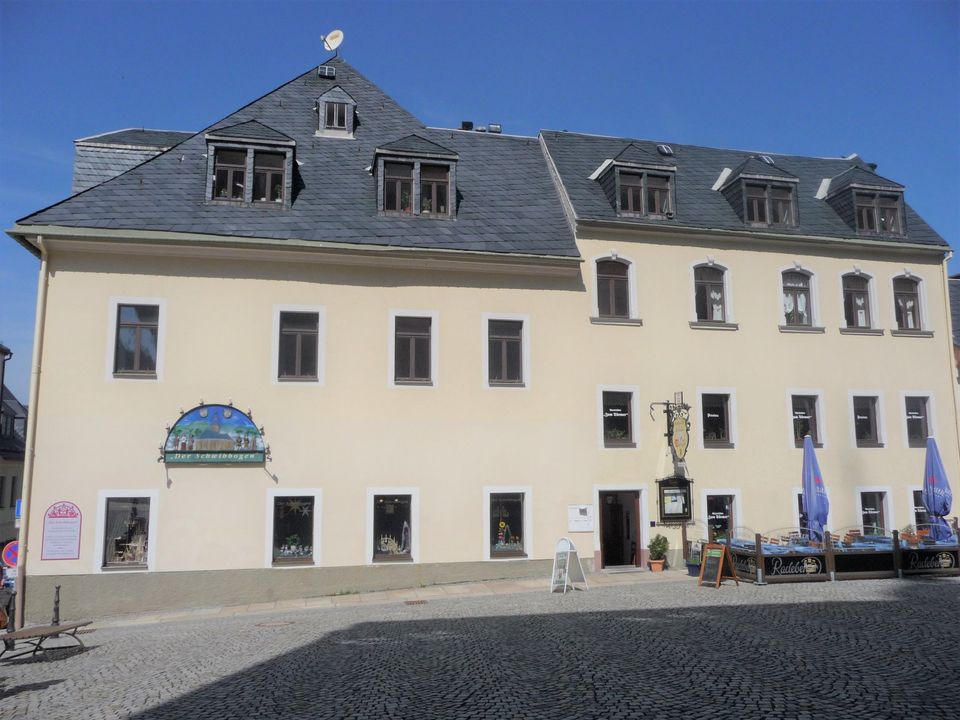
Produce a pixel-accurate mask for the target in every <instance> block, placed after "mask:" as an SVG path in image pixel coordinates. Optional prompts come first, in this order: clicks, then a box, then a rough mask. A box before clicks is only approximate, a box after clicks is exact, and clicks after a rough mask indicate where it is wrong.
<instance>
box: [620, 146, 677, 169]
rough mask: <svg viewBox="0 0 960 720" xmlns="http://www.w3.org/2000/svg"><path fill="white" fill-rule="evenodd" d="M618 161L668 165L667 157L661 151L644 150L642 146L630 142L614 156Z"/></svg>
mask: <svg viewBox="0 0 960 720" xmlns="http://www.w3.org/2000/svg"><path fill="white" fill-rule="evenodd" d="M613 159H614V160H616V161H617V162H623V163H633V164H635V165H649V164H653V165H668V164H669V163H667V162H666V160H667V158H663V157H661V156H660V154H659V153H657V152H656V151H655V152H652V153H651V152H649V151H647V150H644V149H643V148H642V147H639V146H638V145H635V144H634V143H630V144H629V145H627V146H626V147H625V148H624V149H623V150H621V151H620V152H619V153H617V156H616V157H615V158H613Z"/></svg>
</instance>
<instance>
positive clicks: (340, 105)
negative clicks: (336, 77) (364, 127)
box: [316, 85, 357, 138]
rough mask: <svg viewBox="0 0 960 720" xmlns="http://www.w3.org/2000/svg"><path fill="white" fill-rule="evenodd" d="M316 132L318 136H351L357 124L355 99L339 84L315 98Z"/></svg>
mask: <svg viewBox="0 0 960 720" xmlns="http://www.w3.org/2000/svg"><path fill="white" fill-rule="evenodd" d="M316 110H317V132H316V134H317V135H318V136H320V137H339V138H353V133H354V130H355V128H356V126H357V101H356V100H354V99H353V98H352V97H351V96H350V94H349V93H348V92H347V91H346V90H344V89H343V88H342V87H340V86H339V85H336V86H335V87H332V88H330V89H329V90H327V91H326V92H325V93H324V94H323V95H321V96H320V97H318V98H317V106H316Z"/></svg>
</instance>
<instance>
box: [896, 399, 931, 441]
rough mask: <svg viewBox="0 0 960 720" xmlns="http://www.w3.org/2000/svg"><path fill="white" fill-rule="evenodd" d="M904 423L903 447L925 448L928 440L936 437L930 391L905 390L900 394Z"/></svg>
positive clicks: (902, 424)
mask: <svg viewBox="0 0 960 720" xmlns="http://www.w3.org/2000/svg"><path fill="white" fill-rule="evenodd" d="M900 412H901V417H902V418H903V422H902V423H901V426H902V428H903V446H904V447H907V448H925V447H926V446H927V438H928V437H930V436H936V434H937V432H936V423H935V421H934V419H935V417H936V412H935V405H934V401H933V393H932V392H931V391H930V390H904V391H902V392H901V393H900Z"/></svg>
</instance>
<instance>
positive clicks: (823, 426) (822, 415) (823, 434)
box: [787, 388, 827, 450]
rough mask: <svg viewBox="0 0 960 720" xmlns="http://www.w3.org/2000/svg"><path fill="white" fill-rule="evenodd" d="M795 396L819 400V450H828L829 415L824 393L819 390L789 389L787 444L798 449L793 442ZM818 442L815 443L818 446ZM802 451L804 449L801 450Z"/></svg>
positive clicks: (817, 403) (817, 409)
mask: <svg viewBox="0 0 960 720" xmlns="http://www.w3.org/2000/svg"><path fill="white" fill-rule="evenodd" d="M794 395H810V396H814V397H816V398H817V401H816V413H817V429H818V430H819V435H820V439H819V443H820V446H821V447H819V448H817V449H818V450H826V449H827V419H826V418H827V413H826V410H825V407H824V400H823V397H824V395H825V393H824V391H823V390H821V389H819V388H817V389H814V388H787V442H788V443H789V444H790V447H791V448H793V449H794V450H796V449H797V446H796V444H795V443H794V440H793V396H794ZM816 442H817V441H814V444H816ZM801 449H802V448H801Z"/></svg>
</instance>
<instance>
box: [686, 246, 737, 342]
mask: <svg viewBox="0 0 960 720" xmlns="http://www.w3.org/2000/svg"><path fill="white" fill-rule="evenodd" d="M690 281H691V285H692V292H691V294H690V301H691V302H690V322H691V326H692V327H710V326H714V327H721V328H724V329H736V320H735V316H734V312H733V292H732V287H733V285H732V283H733V273H732V271H731V270H730V268H729V267H727V266H725V265H721V264H720V263H718V262H716V261H715V260H714V259H713V258H706V259H705V260H701V261H698V262H696V263H694V264H692V265H691V266H690Z"/></svg>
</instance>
